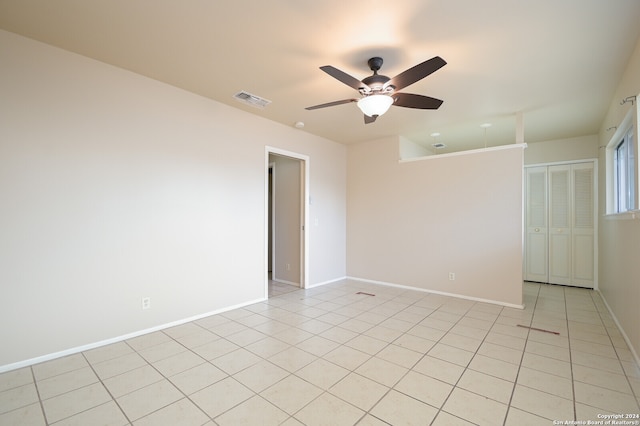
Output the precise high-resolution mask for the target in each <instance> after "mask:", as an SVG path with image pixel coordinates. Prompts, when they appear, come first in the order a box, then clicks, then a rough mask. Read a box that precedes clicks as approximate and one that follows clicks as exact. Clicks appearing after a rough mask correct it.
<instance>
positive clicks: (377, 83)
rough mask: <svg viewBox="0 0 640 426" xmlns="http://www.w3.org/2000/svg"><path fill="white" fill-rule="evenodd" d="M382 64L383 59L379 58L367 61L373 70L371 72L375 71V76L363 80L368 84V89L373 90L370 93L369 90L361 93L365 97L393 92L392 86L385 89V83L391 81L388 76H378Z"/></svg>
mask: <svg viewBox="0 0 640 426" xmlns="http://www.w3.org/2000/svg"><path fill="white" fill-rule="evenodd" d="M382 62H383V61H382V58H379V57H375V58H371V59H369V60H368V61H367V64H369V68H371V71H373V75H370V76H369V77H365V78H364V79H363V80H362V82H363V83H364V84H366V85H367V87H368V88H370V89H371V90H370V91H369V90H368V89H363V90H361V93H362V94H363V95H370V94H374V93H377V94H381V93H385V94H387V93H389V92H391V91H392V90H393V86H391V85H389V86H387V87H385V83H387V82H388V81H389V80H391V79H390V78H389V77H387V76H386V75H381V74H378V71H379V70H380V68H381V67H382Z"/></svg>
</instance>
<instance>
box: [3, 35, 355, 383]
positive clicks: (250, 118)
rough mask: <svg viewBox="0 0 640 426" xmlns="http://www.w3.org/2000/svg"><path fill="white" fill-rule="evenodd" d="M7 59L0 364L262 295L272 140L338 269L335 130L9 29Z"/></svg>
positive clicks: (341, 151) (319, 279) (323, 257)
mask: <svg viewBox="0 0 640 426" xmlns="http://www.w3.org/2000/svg"><path fill="white" fill-rule="evenodd" d="M0 75H1V76H2V78H1V79H0V93H2V95H1V96H0V134H1V135H0V200H1V204H2V208H1V209H0V235H2V238H0V285H2V297H0V324H3V326H2V327H0V341H1V342H2V348H3V349H2V350H1V351H0V370H1V369H7V368H14V367H16V366H19V364H20V363H22V362H26V361H27V360H34V359H40V358H38V357H44V356H48V355H50V354H54V353H57V354H60V353H64V351H67V350H73V348H80V347H85V345H92V344H95V343H96V342H102V341H106V340H108V339H115V338H118V337H120V336H125V335H130V334H135V333H139V332H140V331H142V330H148V329H152V328H154V327H159V326H162V325H165V324H169V323H172V322H176V321H181V320H184V319H186V318H192V317H195V316H198V315H202V314H205V313H208V312H212V311H216V310H220V309H226V308H229V307H231V306H235V305H240V304H246V303H248V302H251V301H256V300H260V299H262V298H264V297H265V284H266V282H265V278H266V264H265V261H266V252H265V247H266V241H265V239H266V231H265V223H266V218H265V200H266V196H265V188H266V183H265V179H266V170H265V164H266V158H265V156H266V154H265V145H268V146H273V147H278V148H280V149H283V150H289V151H292V152H297V153H300V154H302V155H306V156H308V157H309V159H310V164H311V165H312V168H311V169H310V183H309V187H310V192H311V194H312V195H313V200H314V201H313V205H312V206H311V207H310V210H311V211H310V212H309V215H310V217H311V218H313V219H317V223H319V226H317V227H313V228H312V229H310V230H309V259H310V260H309V277H310V278H309V281H310V283H311V284H318V283H323V282H326V281H331V280H336V279H340V278H342V277H344V276H345V274H346V264H345V262H346V261H345V258H346V256H345V250H346V242H345V235H346V231H345V226H346V149H345V147H344V146H342V145H340V144H337V143H334V142H331V141H329V140H326V139H321V138H318V137H315V136H312V135H310V134H308V133H306V132H302V131H299V130H296V129H294V128H290V127H287V126H282V125H279V124H276V123H273V122H271V121H268V120H265V119H262V118H260V117H259V116H256V115H252V114H248V113H245V112H242V111H240V110H238V109H235V108H230V107H228V106H225V105H222V104H219V103H217V102H214V101H211V100H209V99H206V98H203V97H199V96H195V95H193V94H191V93H188V92H185V91H182V90H179V89H176V88H173V87H170V86H167V85H165V84H162V83H159V82H157V81H154V80H150V79H148V78H144V77H142V76H139V75H136V74H133V73H130V72H127V71H125V70H122V69H118V68H115V67H111V66H108V65H105V64H103V63H100V62H97V61H93V60H90V59H88V58H85V57H82V56H78V55H75V54H71V53H69V52H65V51H63V50H59V49H56V48H53V47H50V46H47V45H44V44H41V43H37V42H34V41H31V40H29V39H26V38H23V37H19V36H17V35H14V34H11V33H8V32H4V31H0ZM143 297H150V298H151V309H149V310H144V311H143V310H142V309H141V298H143ZM12 366H13V367H12Z"/></svg>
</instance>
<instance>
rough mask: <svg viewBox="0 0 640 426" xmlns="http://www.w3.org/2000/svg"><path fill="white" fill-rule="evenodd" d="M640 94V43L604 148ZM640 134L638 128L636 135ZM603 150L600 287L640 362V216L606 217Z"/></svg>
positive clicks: (609, 119)
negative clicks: (624, 101) (626, 100)
mask: <svg viewBox="0 0 640 426" xmlns="http://www.w3.org/2000/svg"><path fill="white" fill-rule="evenodd" d="M638 93H640V43H638V44H637V45H636V49H635V51H634V53H633V55H632V57H631V58H630V60H629V63H628V65H627V68H626V70H625V72H624V75H623V77H622V79H621V80H620V83H619V85H618V88H617V89H616V92H615V94H614V96H613V98H612V100H611V105H610V107H609V110H608V112H607V116H606V118H605V120H604V122H603V123H602V126H601V128H600V134H599V145H600V146H606V145H607V144H608V143H609V140H610V138H611V137H612V136H613V135H612V133H613V132H611V131H607V129H608V128H610V127H612V126H618V125H619V124H620V123H621V122H622V120H623V119H624V117H625V115H626V114H627V112H628V111H629V109H630V108H633V107H635V106H633V105H631V103H627V104H625V105H620V101H621V100H622V99H624V98H626V97H628V96H633V95H637V94H638ZM637 131H638V128H637V127H636V134H637ZM599 151H600V152H599V164H600V167H599V173H598V174H599V179H598V186H599V197H598V199H599V213H600V214H599V217H600V221H599V236H598V238H599V274H598V275H599V286H600V291H601V293H602V295H603V296H604V298H605V300H606V301H607V304H608V305H609V307H610V308H611V310H612V311H613V314H614V315H615V317H616V319H617V321H618V323H619V325H620V326H621V328H622V329H623V332H624V334H625V335H626V337H627V339H628V341H629V342H630V344H631V346H632V350H633V352H634V353H635V358H636V360H637V362H638V363H640V357H639V354H640V309H638V307H639V306H640V262H638V255H639V254H640V220H639V219H638V218H637V216H638V215H636V219H629V218H628V217H625V216H624V215H623V216H605V212H606V209H605V202H606V179H605V176H606V162H605V150H604V149H600V150H599ZM636 153H637V151H636ZM636 155H637V154H636ZM623 356H626V354H623ZM621 358H622V356H621Z"/></svg>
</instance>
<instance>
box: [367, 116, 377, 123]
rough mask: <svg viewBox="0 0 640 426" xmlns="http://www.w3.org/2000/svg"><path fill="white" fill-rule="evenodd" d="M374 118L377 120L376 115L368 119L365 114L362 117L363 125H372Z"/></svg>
mask: <svg viewBox="0 0 640 426" xmlns="http://www.w3.org/2000/svg"><path fill="white" fill-rule="evenodd" d="M376 118H378V116H377V115H374V116H373V117H369V116H368V115H367V114H365V115H364V124H369V123H373V122H374V121H376Z"/></svg>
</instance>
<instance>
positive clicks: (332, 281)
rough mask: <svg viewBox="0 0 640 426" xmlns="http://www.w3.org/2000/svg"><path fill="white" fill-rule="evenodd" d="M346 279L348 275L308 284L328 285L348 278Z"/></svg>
mask: <svg viewBox="0 0 640 426" xmlns="http://www.w3.org/2000/svg"><path fill="white" fill-rule="evenodd" d="M346 279H347V277H346V276H345V277H340V278H334V279H332V280H328V281H322V282H319V283H315V284H311V285H309V286H307V288H314V287H320V286H323V285H327V284H332V283H337V282H338V281H342V280H346Z"/></svg>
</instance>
